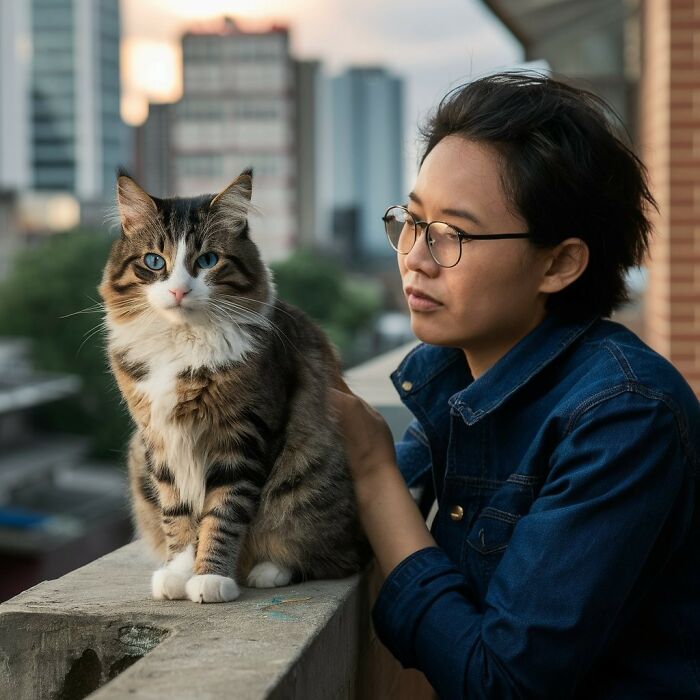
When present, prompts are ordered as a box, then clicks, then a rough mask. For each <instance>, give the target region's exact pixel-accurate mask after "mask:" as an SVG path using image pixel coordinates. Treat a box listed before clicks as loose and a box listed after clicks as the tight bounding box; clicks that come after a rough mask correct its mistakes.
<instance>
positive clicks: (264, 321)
mask: <svg viewBox="0 0 700 700" xmlns="http://www.w3.org/2000/svg"><path fill="white" fill-rule="evenodd" d="M217 303H223V304H224V305H228V306H229V307H230V308H232V309H234V310H236V311H239V312H242V313H247V314H252V315H253V317H254V318H258V319H260V321H259V323H260V325H262V326H263V327H264V328H268V329H270V330H272V331H273V332H274V333H276V334H277V337H278V338H279V339H280V340H281V341H282V343H284V340H283V339H282V336H284V339H286V341H287V342H288V343H289V345H290V346H291V347H292V348H293V349H294V350H295V351H296V352H298V353H299V354H300V355H301V354H302V353H301V352H300V350H299V349H298V348H297V347H296V346H295V345H294V343H292V341H291V340H290V339H289V337H288V336H287V334H286V333H284V331H282V330H281V329H280V328H278V327H277V326H276V325H275V323H274V322H273V321H272V320H271V319H270V318H269V317H267V316H264V315H262V314H260V313H258V312H257V311H252V310H251V309H245V308H243V307H241V306H238V305H237V304H235V303H234V302H232V301H230V300H228V299H218V300H217Z"/></svg>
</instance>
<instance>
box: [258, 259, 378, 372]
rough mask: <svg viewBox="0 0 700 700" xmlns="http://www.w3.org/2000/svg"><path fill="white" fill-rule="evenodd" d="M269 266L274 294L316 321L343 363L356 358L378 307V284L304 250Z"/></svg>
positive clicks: (370, 328)
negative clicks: (274, 286) (353, 275)
mask: <svg viewBox="0 0 700 700" xmlns="http://www.w3.org/2000/svg"><path fill="white" fill-rule="evenodd" d="M270 267H271V268H272V271H273V274H274V278H275V282H276V284H277V293H278V296H279V297H280V298H281V299H284V300H285V301H287V302H289V303H290V304H294V305H295V306H298V307H299V308H300V309H302V310H303V311H305V312H306V313H307V314H309V316H311V318H313V319H314V320H315V321H317V322H318V323H319V325H320V326H321V327H322V328H323V330H324V331H325V332H326V333H327V334H328V335H329V337H330V338H331V340H332V341H333V342H334V343H335V344H336V345H337V346H338V349H339V350H340V352H341V355H342V356H343V359H344V361H345V364H346V365H347V364H349V363H350V362H351V361H353V360H355V359H358V358H359V356H360V355H361V354H362V345H363V340H364V339H365V338H366V336H367V334H368V333H370V332H371V330H372V326H373V322H374V319H375V317H376V315H377V313H378V312H379V310H380V308H381V303H382V302H381V296H382V295H381V288H380V286H379V285H378V284H377V283H376V282H375V281H373V280H371V279H369V278H356V277H349V276H348V275H346V274H345V272H344V271H343V269H342V268H341V267H340V265H339V264H338V263H337V262H335V261H334V260H332V259H330V258H327V257H325V256H323V255H321V254H319V253H315V252H313V251H311V250H308V249H301V250H299V251H296V252H295V253H294V254H293V255H291V256H290V257H289V258H287V259H286V260H284V261H283V262H278V263H274V264H272V265H271V266H270Z"/></svg>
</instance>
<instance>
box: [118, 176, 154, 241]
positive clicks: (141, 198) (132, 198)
mask: <svg viewBox="0 0 700 700" xmlns="http://www.w3.org/2000/svg"><path fill="white" fill-rule="evenodd" d="M117 205H118V207H119V218H120V219H121V224H122V229H123V231H124V233H125V234H126V235H127V236H128V235H129V234H130V233H133V232H134V231H135V230H136V229H138V228H139V227H141V226H143V224H144V223H145V222H146V221H148V220H149V219H151V218H153V216H154V215H155V214H157V213H158V207H156V203H155V202H154V201H153V199H152V198H151V197H150V196H149V195H148V194H147V193H146V192H145V191H144V190H142V189H141V188H140V187H139V186H138V185H137V184H136V182H134V180H133V179H132V178H131V177H130V176H129V175H128V173H127V172H126V171H124V170H119V172H118V173H117Z"/></svg>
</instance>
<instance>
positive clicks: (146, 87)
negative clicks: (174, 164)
mask: <svg viewBox="0 0 700 700" xmlns="http://www.w3.org/2000/svg"><path fill="white" fill-rule="evenodd" d="M181 61H182V58H181V50H180V46H179V45H178V44H176V43H172V42H171V43H169V42H166V41H152V40H147V39H126V40H124V42H123V43H122V74H123V75H124V76H125V78H126V79H125V90H124V95H123V97H122V118H123V119H124V121H125V122H127V123H128V124H132V125H135V124H139V123H141V122H143V120H144V119H145V118H146V115H147V113H148V102H172V101H174V100H177V99H178V98H179V97H180V95H181V94H182V73H181V69H180V64H181Z"/></svg>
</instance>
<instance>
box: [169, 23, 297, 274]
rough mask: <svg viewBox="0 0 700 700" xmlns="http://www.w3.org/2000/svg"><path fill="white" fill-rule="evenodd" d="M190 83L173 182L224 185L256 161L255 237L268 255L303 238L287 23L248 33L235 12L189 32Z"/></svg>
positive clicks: (194, 186)
mask: <svg viewBox="0 0 700 700" xmlns="http://www.w3.org/2000/svg"><path fill="white" fill-rule="evenodd" d="M182 55H183V69H184V83H183V95H182V99H181V100H180V101H179V102H178V103H176V105H175V108H174V114H173V122H172V134H171V146H172V154H171V155H172V161H171V162H172V163H173V165H174V182H173V188H174V190H175V193H176V194H178V195H181V196H184V195H195V194H202V193H206V192H210V193H214V192H219V191H220V190H222V189H223V188H224V187H225V186H226V185H227V184H228V183H229V182H230V181H231V180H233V179H234V178H235V177H236V176H237V175H238V174H239V173H240V172H241V171H242V170H244V169H245V168H247V167H250V166H252V168H253V172H254V176H253V183H254V184H253V204H254V205H255V206H256V207H257V208H258V209H259V210H260V212H261V217H260V218H258V217H253V218H254V220H253V223H252V236H253V239H254V240H255V242H256V243H257V244H258V246H259V247H260V249H261V252H262V255H263V257H264V258H265V259H266V260H269V261H271V260H275V259H282V258H285V257H287V256H288V255H289V253H290V252H291V251H292V250H293V249H294V248H295V247H296V245H297V235H298V232H297V187H296V176H297V170H296V157H295V127H294V116H295V101H294V84H295V83H294V67H293V63H292V60H291V58H290V55H289V35H288V31H287V29H286V28H284V27H277V26H275V27H273V28H271V29H270V30H268V31H256V32H248V31H243V30H242V29H240V28H239V27H238V26H237V25H236V23H235V22H234V21H233V20H231V19H226V20H225V23H224V24H223V25H222V26H220V27H218V28H217V29H215V30H207V31H199V32H188V33H186V34H185V35H184V36H183V39H182Z"/></svg>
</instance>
